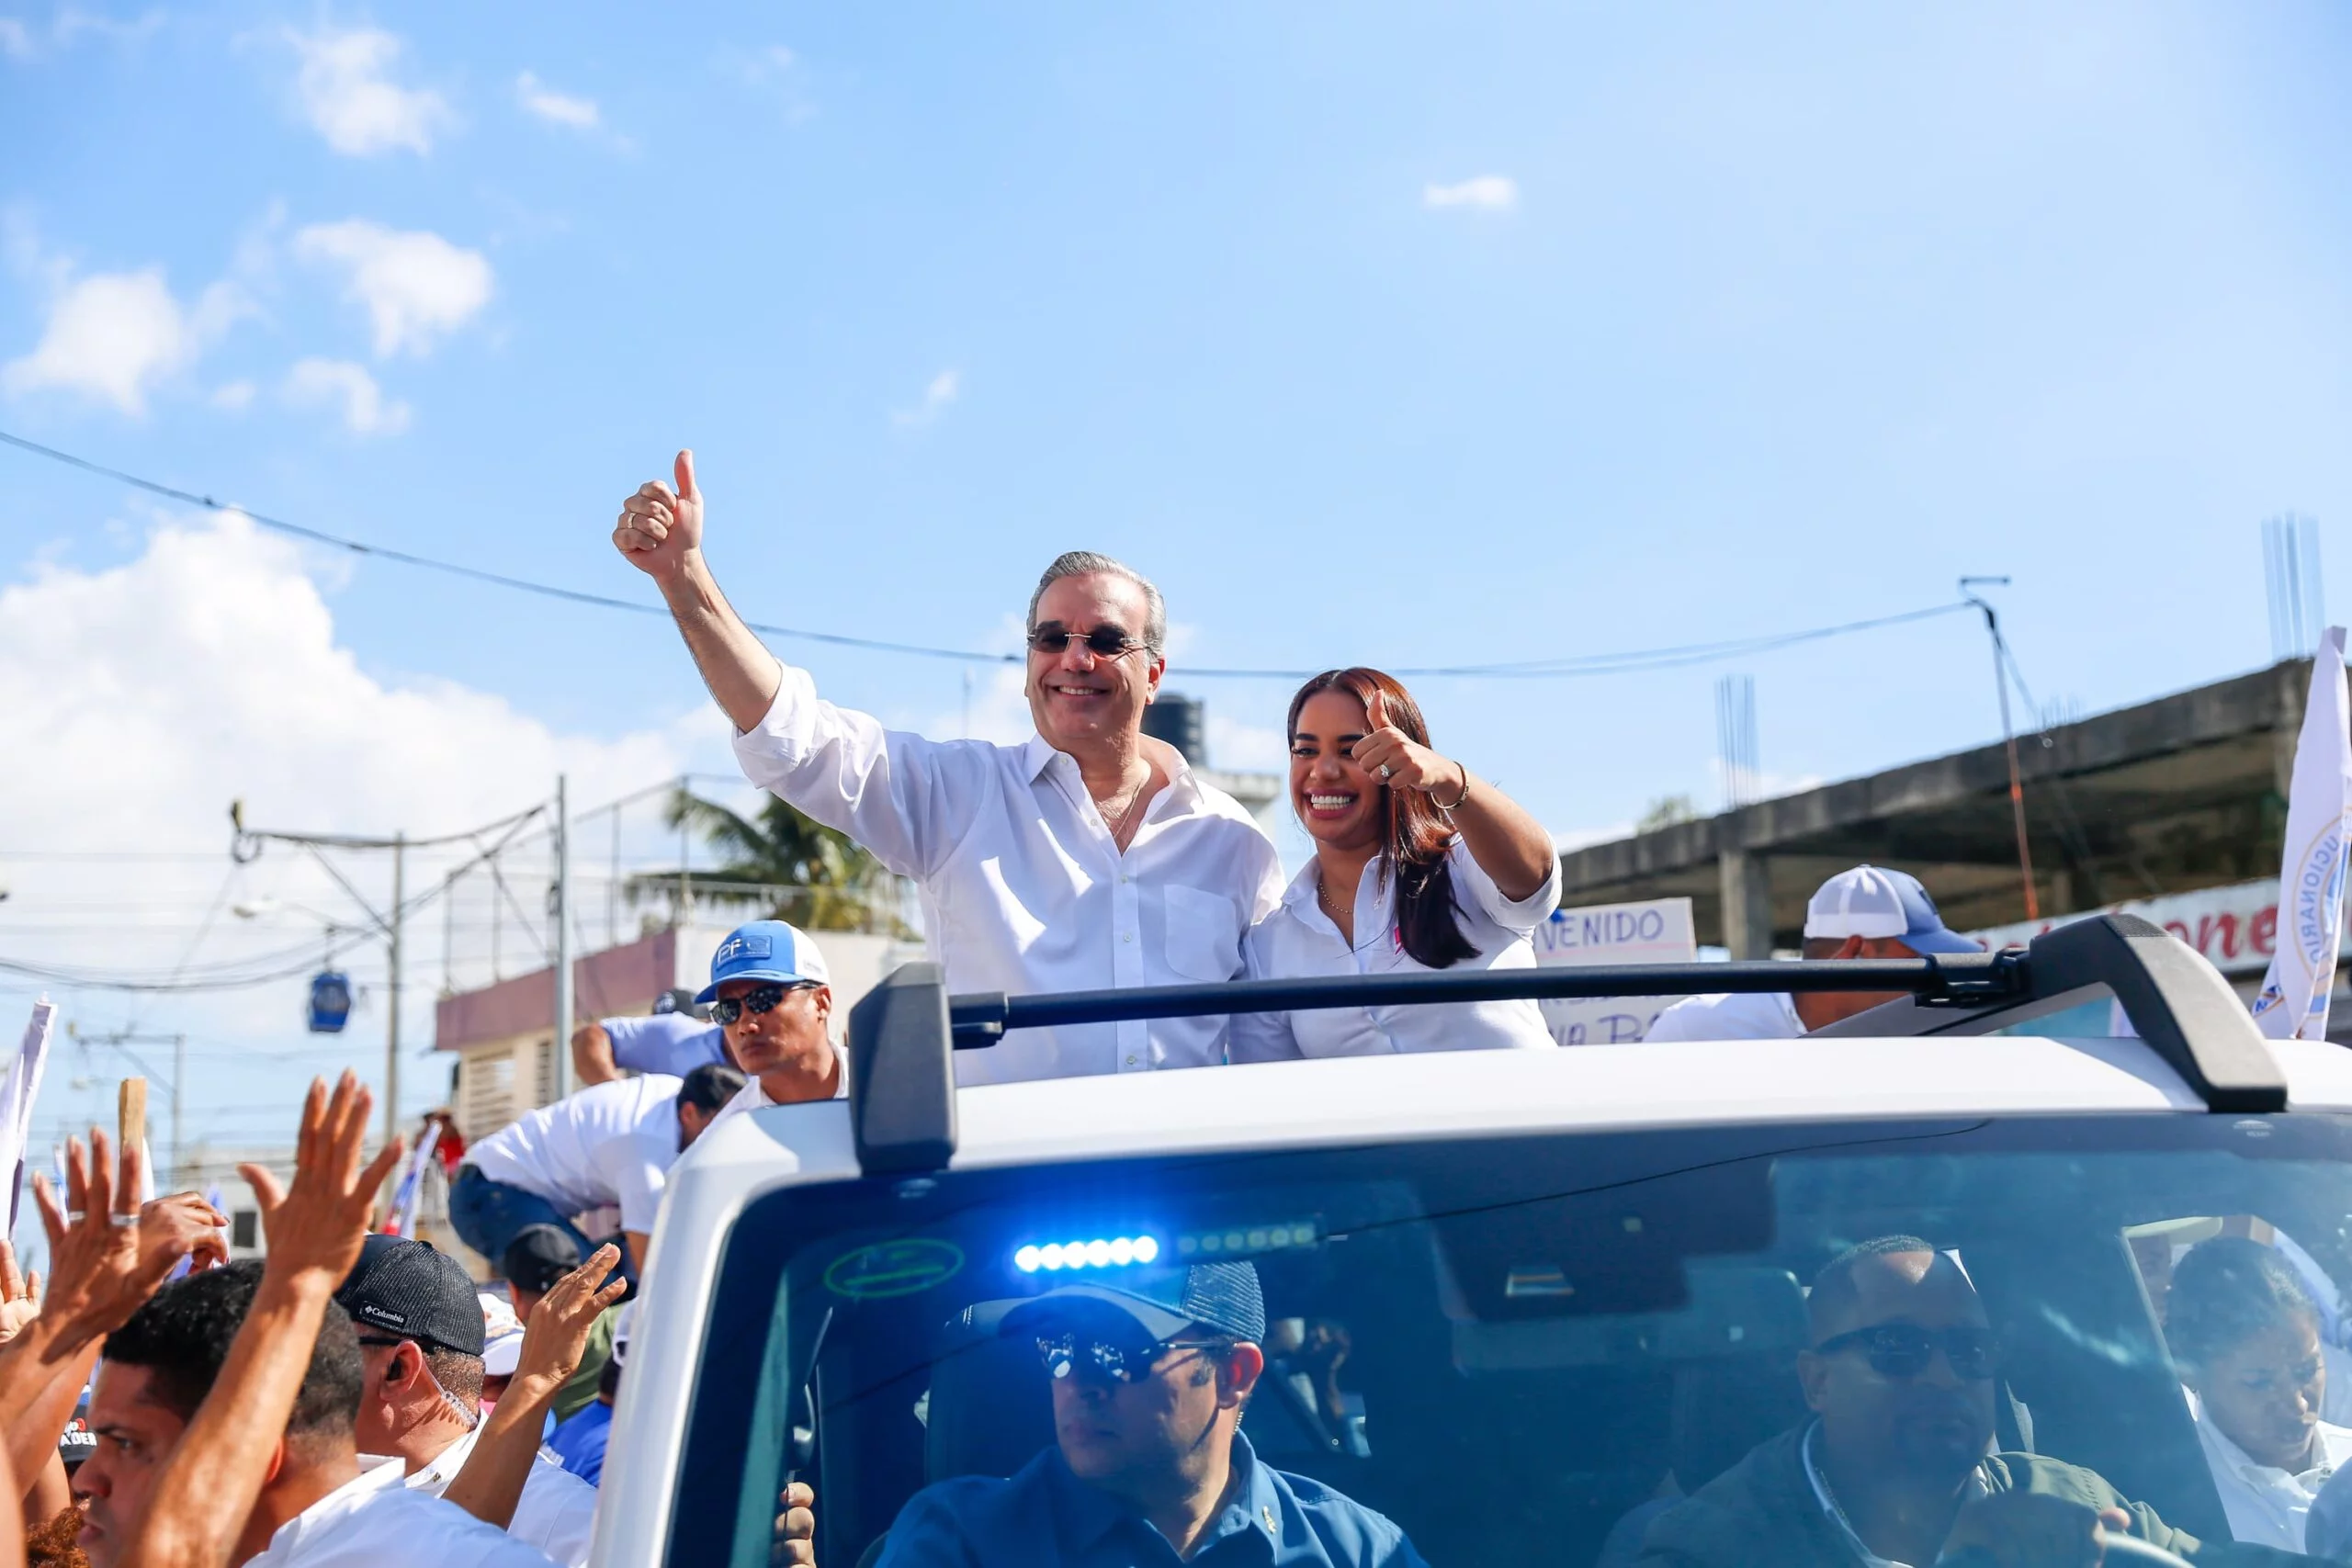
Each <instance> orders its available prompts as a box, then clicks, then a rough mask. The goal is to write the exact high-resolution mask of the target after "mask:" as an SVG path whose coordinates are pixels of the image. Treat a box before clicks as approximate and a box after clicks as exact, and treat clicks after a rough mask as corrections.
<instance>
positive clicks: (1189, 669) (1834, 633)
mask: <svg viewBox="0 0 2352 1568" xmlns="http://www.w3.org/2000/svg"><path fill="white" fill-rule="evenodd" d="M0 443H6V445H8V446H14V447H17V449H19V450H21V451H25V452H28V453H31V454H32V455H33V456H35V457H46V458H48V459H50V460H51V462H56V463H62V464H64V465H66V466H67V467H69V468H79V469H81V470H83V471H84V472H85V473H91V474H96V475H98V476H99V477H101V478H103V479H113V480H115V481H117V482H118V483H120V484H127V485H130V486H131V487H132V488H134V489H137V490H143V491H147V492H148V493H150V494H152V495H160V496H163V497H164V498H165V499H167V500H171V501H176V502H182V503H184V504H186V505H189V506H200V507H203V508H205V509H206V510H208V511H212V512H222V513H228V512H234V513H239V514H240V515H243V516H244V517H247V518H250V519H251V520H252V521H253V522H254V523H255V524H256V525H259V526H261V527H264V528H267V529H270V530H272V531H274V532H277V533H280V534H286V535H288V536H292V537H294V538H298V539H304V540H308V541H309V542H311V544H315V545H323V546H325V547H328V548H330V549H338V550H344V551H347V552H349V553H350V554H353V555H360V556H373V557H375V558H378V559H379V560H388V561H396V562H398V563H399V564H401V565H402V566H413V567H416V568H419V569H420V570H425V571H438V572H446V573H447V574H448V575H450V576H453V577H462V578H466V579H469V581H476V582H486V583H489V584H491V585H492V586H493V587H498V588H509V589H513V590H515V592H519V593H536V594H537V595H539V596H540V597H542V598H548V599H560V600H562V601H564V602H566V603H568V604H587V605H591V606H594V607H595V608H597V609H604V610H625V611H627V612H628V613H629V614H630V615H661V616H667V615H669V611H668V610H667V609H666V608H664V607H662V606H661V605H658V604H644V603H641V602H640V601H638V600H634V599H616V598H614V597H613V596H611V595H610V594H605V593H589V592H583V591H582V590H580V589H576V588H561V587H558V586H557V585H555V584H553V583H548V582H535V581H531V580H530V579H528V578H521V577H510V576H508V575H506V574H505V573H503V572H495V571H487V570H483V569H481V568H480V567H472V566H466V565H464V564H462V563H460V562H458V561H451V560H442V559H439V558H435V557H432V556H420V555H414V554H412V553H411V552H409V551H407V550H397V549H393V548H391V547H390V546H386V545H371V544H368V543H366V542H365V541H363V540H359V539H352V538H346V537H345V536H342V535H339V534H330V533H327V532H326V531H325V530H323V529H321V528H313V527H311V526H309V525H305V524H301V523H291V522H288V521H287V520H286V519H285V518H282V517H273V516H271V515H269V514H268V513H262V512H255V511H254V510H253V509H252V508H250V507H245V506H240V505H238V504H236V503H234V502H224V501H216V500H215V499H213V498H212V497H211V496H209V495H199V494H198V493H197V492H196V491H186V490H181V489H179V488H178V487H176V486H175V485H167V484H164V483H162V482H160V481H158V480H155V479H145V478H142V477H141V476H140V475H138V474H134V473H130V472H129V471H128V470H126V469H122V468H111V467H109V466H107V464H104V463H97V462H93V461H91V460H90V459H89V458H87V457H76V456H74V454H73V453H71V452H62V451H60V450H58V449H57V448H56V447H54V446H43V445H42V444H41V443H40V442H38V441H28V440H27V439H25V438H24V437H23V436H21V435H14V434H9V433H8V432H7V431H5V430H0ZM1969 608H1972V606H1971V605H1970V604H1968V602H1966V601H1965V600H1962V601H1959V602H1956V603H1953V604H1934V605H1929V606H1928V607H1926V608H1924V609H1918V610H1906V611H1904V612H1902V613H1900V614H1897V615H1875V616H1872V617H1871V618H1869V619H1867V620H1860V621H1846V622H1841V623H1839V624H1838V625H1836V626H1809V627H1806V628H1805V629H1804V630H1802V631H1792V632H1775V633H1767V634H1764V635H1761V636H1757V637H1736V638H1732V639H1730V640H1727V641H1723V642H1713V643H1686V644H1682V645H1680V646H1677V647H1668V648H1654V649H1634V650H1631V651H1625V652H1618V653H1596V654H1578V655H1571V656H1567V657H1563V658H1557V659H1532V660H1516V661H1511V662H1505V663H1498V664H1442V665H1422V666H1404V667H1399V668H1396V669H1392V670H1390V671H1388V672H1389V673H1390V674H1392V675H1397V676H1399V677H1405V678H1410V679H1414V680H1428V679H1442V678H1467V679H1487V680H1559V679H1567V678H1574V677H1590V676H1600V675H1631V674H1640V673H1643V672H1645V671H1653V670H1673V669H1679V668H1681V667H1683V666H1686V665H1691V664H1704V663H1710V662H1713V661H1714V660H1722V659H1736V658H1743V657H1747V656H1749V655H1753V654H1758V653H1769V652H1770V651H1772V650H1774V649H1781V648H1789V647H1793V646H1794V645H1796V644H1799V643H1805V642H1817V641H1820V640H1822V639H1823V638H1826V637H1846V636H1850V635H1852V634H1854V633H1857V632H1865V631H1875V630H1878V629H1880V628H1882V627H1884V626H1900V625H1903V624H1904V623H1905V622H1909V621H1922V620H1927V619H1928V618H1930V617H1932V616H1937V615H1951V614H1954V613H1955V612H1957V611H1961V610H1966V609H1969ZM744 625H745V626H749V627H750V628H751V629H752V631H754V632H757V633H759V634H760V635H762V636H763V637H790V638H795V639H797V640H799V641H803V642H817V643H824V644H827V645H829V646H831V647H835V648H858V649H867V650H869V651H872V652H877V653H903V654H907V655H909V656H910V657H913V658H918V659H944V660H953V661H955V662H956V663H961V664H1018V663H1020V662H1021V661H1022V660H1023V657H1024V656H1023V655H1022V654H1018V653H974V652H971V651H969V650H968V649H955V648H936V647H931V646H927V645H924V644H921V643H910V642H892V641H888V640H886V639H883V638H879V637H852V636H849V635H848V634H846V633H842V632H820V631H811V630H809V628H808V627H806V626H776V625H775V624H773V623H771V622H764V621H746V622H745V623H744ZM1313 673H1314V671H1311V670H1305V669H1272V668H1268V669H1248V668H1236V667H1228V666H1216V665H1186V666H1184V667H1183V674H1184V675H1185V676H1186V677H1187V678H1188V679H1190V678H1199V679H1211V680H1249V681H1255V680H1264V681H1275V680H1279V681H1298V680H1304V679H1306V677H1307V676H1308V675H1311V674H1313ZM321 841H322V842H324V841H327V840H321Z"/></svg>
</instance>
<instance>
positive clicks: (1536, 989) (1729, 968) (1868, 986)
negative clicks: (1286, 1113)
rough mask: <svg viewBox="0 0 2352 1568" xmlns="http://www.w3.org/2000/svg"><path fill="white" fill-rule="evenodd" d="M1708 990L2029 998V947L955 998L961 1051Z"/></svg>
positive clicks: (1960, 1001) (951, 1006) (1963, 1002)
mask: <svg viewBox="0 0 2352 1568" xmlns="http://www.w3.org/2000/svg"><path fill="white" fill-rule="evenodd" d="M1710 991H1746V992H1770V991H1908V992H1910V993H1912V994H1913V995H1914V996H1916V997H1917V998H1920V1000H1921V1001H1922V1002H1923V1003H1924V1004H1926V1005H1929V1006H1938V1005H1940V1006H1946V1007H1950V1006H1972V1007H1973V1006H1979V1005H1983V1004H1985V1003H1988V1002H1996V1001H2000V1000H2003V999H2022V998H2026V997H2028V996H2030V994H2031V991H2032V987H2031V985H2030V979H2029V976H2028V973H2027V968H2026V964H2025V955H2024V953H2023V952H2022V951H2021V950H2018V949H2010V950H2008V951H2007V952H2003V953H1965V954H1957V955H1953V956H1950V957H1942V956H1939V957H1934V958H1856V959H1844V960H1816V961H1813V962H1796V963H1771V964H1594V965H1591V966H1589V967H1581V968H1566V967H1562V968H1535V969H1476V970H1468V971H1464V972H1462V973H1459V974H1447V973H1442V972H1441V973H1437V974H1413V975H1384V976H1361V975H1341V976H1329V977H1325V978H1317V979H1310V980H1240V981H1226V982H1224V983H1222V984H1214V985H1205V986H1138V987H1130V988H1126V989H1122V990H1109V991H1065V992H1061V993H1058V994H1055V995H1050V996H1030V997H1006V996H1003V995H1001V994H999V993H994V992H980V993H976V994H972V995H967V996H958V997H951V998H948V1004H947V1007H948V1017H949V1020H950V1022H951V1024H952V1027H953V1029H954V1032H955V1037H956V1049H957V1050H959V1051H967V1050H973V1049H977V1048H979V1047H982V1046H988V1045H993V1044H995V1043H996V1042H997V1041H998V1040H999V1039H1000V1038H1001V1037H1002V1035H1003V1034H1004V1032H1005V1031H1007V1030H1012V1029H1038V1028H1048V1027H1052V1026H1055V1025H1060V1024H1072V1023H1105V1022H1110V1021H1115V1020H1119V1019H1134V1018H1188V1017H1196V1016H1199V1015H1202V1014H1206V1013H1236V1012H1297V1011H1306V1010H1314V1009H1318V1008H1352V1007H1397V1006H1408V1005H1413V1004H1427V1003H1443V1002H1482V1001H1502V1000H1510V999H1513V998H1538V999H1544V998H1569V997H1677V996H1685V995H1689V994H1691V993H1694V992H1710Z"/></svg>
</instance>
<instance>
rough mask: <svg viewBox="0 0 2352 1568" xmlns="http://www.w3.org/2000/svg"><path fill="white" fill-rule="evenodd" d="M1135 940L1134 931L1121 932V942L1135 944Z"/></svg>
mask: <svg viewBox="0 0 2352 1568" xmlns="http://www.w3.org/2000/svg"><path fill="white" fill-rule="evenodd" d="M1135 939H1136V933H1135V932H1133V931H1121V932H1120V933H1119V940H1120V941H1121V942H1133V941H1135Z"/></svg>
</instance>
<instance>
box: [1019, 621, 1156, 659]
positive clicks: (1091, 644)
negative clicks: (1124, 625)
mask: <svg viewBox="0 0 2352 1568" xmlns="http://www.w3.org/2000/svg"><path fill="white" fill-rule="evenodd" d="M1026 641H1027V642H1028V644H1029V647H1030V649H1031V650H1032V651H1033V652H1036V653H1059V652H1060V651H1061V650H1062V649H1066V648H1068V647H1069V645H1070V644H1071V643H1072V642H1073V641H1076V642H1082V643H1084V644H1085V645H1086V651H1087V652H1089V653H1091V654H1092V655H1094V657H1095V658H1097V659H1116V658H1118V657H1119V656H1120V655H1121V654H1125V653H1132V652H1134V651H1135V650H1136V649H1138V648H1141V647H1143V646H1144V645H1143V644H1142V643H1140V642H1137V641H1136V639H1135V638H1133V637H1129V636H1128V635H1127V634H1126V633H1125V632H1123V631H1121V630H1120V629H1119V628H1118V627H1116V626H1097V627H1095V628H1094V629H1093V630H1092V631H1091V632H1073V631H1067V630H1065V629H1063V628H1062V627H1059V626H1046V627H1042V628H1040V629H1039V630H1036V631H1034V632H1031V633H1030V634H1029V636H1028V637H1027V638H1026Z"/></svg>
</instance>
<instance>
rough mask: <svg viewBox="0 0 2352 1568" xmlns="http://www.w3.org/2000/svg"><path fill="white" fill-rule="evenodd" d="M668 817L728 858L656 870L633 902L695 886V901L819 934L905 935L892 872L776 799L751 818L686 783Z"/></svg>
mask: <svg viewBox="0 0 2352 1568" xmlns="http://www.w3.org/2000/svg"><path fill="white" fill-rule="evenodd" d="M663 819H664V820H665V821H666V822H668V824H669V825H670V826H671V827H673V828H682V829H692V830H694V831H695V832H696V833H699V834H700V835H701V836H702V840H703V842H705V843H706V844H708V845H709V846H710V847H711V848H712V849H713V850H715V851H717V852H718V853H719V854H720V855H722V856H724V857H725V861H724V863H722V864H720V865H719V866H718V867H717V868H716V869H699V868H698V869H696V870H695V871H692V872H685V871H671V872H654V873H649V874H643V875H639V876H634V877H631V878H630V879H629V893H630V896H631V897H644V896H646V895H647V894H649V893H651V892H654V891H657V890H659V889H663V888H672V887H676V886H680V884H682V883H684V882H688V881H691V883H692V886H693V888H694V892H695V897H699V898H707V899H708V900H710V901H711V902H713V903H717V904H725V905H734V906H736V907H738V908H763V914H764V915H765V917H766V918H768V919H779V920H790V921H791V922H792V923H793V924H795V925H797V926H800V927H803V928H805V929H807V930H809V931H889V932H893V933H898V934H904V933H903V931H901V927H900V922H899V919H898V918H897V916H896V914H895V913H894V912H893V906H894V905H895V904H896V902H897V892H896V889H895V887H894V886H893V883H892V879H891V876H890V873H889V871H888V868H886V867H885V866H884V865H883V864H882V863H881V862H880V861H878V860H876V859H875V858H874V856H873V854H872V853H870V852H868V851H866V850H865V849H863V848H861V847H860V846H859V845H858V844H857V842H856V841H855V840H853V839H851V838H850V836H849V835H848V834H846V833H842V832H840V831H838V830H836V829H831V828H827V827H824V826H822V825H821V824H820V823H817V822H813V821H811V820H809V818H807V817H805V816H803V815H801V813H800V812H798V811H797V810H795V809H794V808H793V807H790V806H787V805H786V804H785V803H784V802H783V801H781V800H778V799H777V798H776V797H775V796H774V795H769V796H768V797H767V798H766V799H765V800H764V801H763V803H762V804H761V807H760V809H759V813H758V815H757V816H756V817H745V816H743V815H742V814H741V813H740V812H738V811H735V810H733V809H732V808H730V807H726V806H722V805H720V804H719V803H718V801H715V800H705V799H704V798H702V796H700V795H695V793H694V792H693V791H691V790H688V789H686V788H685V787H684V786H683V785H681V786H680V787H679V788H678V789H676V790H674V791H673V792H672V794H671V795H670V801H669V806H668V807H667V808H666V810H665V811H664V812H663Z"/></svg>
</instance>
